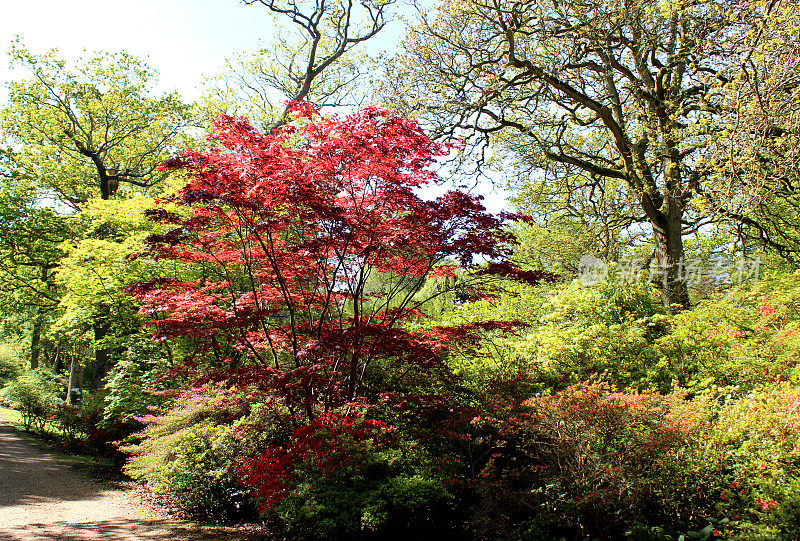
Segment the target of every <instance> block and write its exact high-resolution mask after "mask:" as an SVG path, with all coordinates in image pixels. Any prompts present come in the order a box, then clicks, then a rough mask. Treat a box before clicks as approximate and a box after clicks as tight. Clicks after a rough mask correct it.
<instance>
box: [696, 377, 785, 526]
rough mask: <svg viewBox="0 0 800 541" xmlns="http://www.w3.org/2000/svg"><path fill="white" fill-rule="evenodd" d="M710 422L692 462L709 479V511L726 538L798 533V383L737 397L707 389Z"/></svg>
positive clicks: (706, 396)
mask: <svg viewBox="0 0 800 541" xmlns="http://www.w3.org/2000/svg"><path fill="white" fill-rule="evenodd" d="M695 401H696V402H700V401H705V402H706V403H707V405H706V409H707V411H708V418H709V420H710V421H711V422H710V424H708V425H707V429H706V430H705V431H704V432H703V434H702V438H701V440H700V441H701V442H702V445H700V446H699V447H698V454H697V457H696V458H697V463H698V464H697V465H698V467H702V468H705V469H706V470H708V471H709V473H710V474H711V475H709V476H708V477H709V478H710V479H713V481H712V482H710V483H709V485H708V490H709V492H710V493H711V494H712V495H713V497H714V500H715V503H714V513H715V514H716V516H719V517H726V518H727V519H728V520H729V522H728V524H726V526H725V528H724V531H725V535H726V536H727V537H728V538H730V539H753V540H755V539H797V537H798V535H800V515H799V514H798V510H800V387H796V386H791V385H788V384H778V385H774V386H773V385H771V386H769V387H768V388H765V389H763V390H756V391H751V392H749V393H748V394H747V395H745V396H742V397H739V398H736V397H734V396H732V395H730V394H727V395H722V394H719V392H714V391H709V392H707V393H704V395H702V396H700V397H698V398H697V399H696V400H695Z"/></svg>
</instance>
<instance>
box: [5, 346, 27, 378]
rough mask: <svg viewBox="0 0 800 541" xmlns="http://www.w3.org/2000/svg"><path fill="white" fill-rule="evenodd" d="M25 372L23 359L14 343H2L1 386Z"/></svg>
mask: <svg viewBox="0 0 800 541" xmlns="http://www.w3.org/2000/svg"><path fill="white" fill-rule="evenodd" d="M23 372H24V368H23V363H22V359H21V358H20V356H19V354H18V353H17V349H16V348H15V347H14V346H13V345H12V344H0V387H2V386H3V385H5V384H6V383H8V382H9V381H11V380H13V379H16V378H17V377H19V376H20V375H22V373H23Z"/></svg>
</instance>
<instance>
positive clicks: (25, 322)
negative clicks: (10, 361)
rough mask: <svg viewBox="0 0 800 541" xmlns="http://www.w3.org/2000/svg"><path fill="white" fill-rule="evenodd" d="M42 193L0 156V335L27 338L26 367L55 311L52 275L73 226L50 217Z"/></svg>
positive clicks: (7, 154) (35, 359)
mask: <svg viewBox="0 0 800 541" xmlns="http://www.w3.org/2000/svg"><path fill="white" fill-rule="evenodd" d="M43 203H44V202H43V201H42V192H41V190H38V189H37V188H36V186H35V185H34V184H33V182H32V180H31V179H30V178H28V177H26V176H25V175H24V174H23V173H22V172H21V171H20V170H19V168H18V167H17V165H16V154H15V153H14V152H12V151H11V150H4V151H2V152H0V303H1V304H2V313H3V326H4V329H3V331H4V334H14V335H27V334H29V335H30V337H31V338H30V343H29V347H30V364H31V368H36V367H37V366H38V365H39V357H40V354H41V352H42V347H43V343H42V340H43V337H44V334H45V331H46V328H47V327H48V324H49V322H50V321H52V319H53V317H54V316H56V315H57V313H58V311H59V308H60V307H59V301H60V291H59V289H58V287H57V284H56V283H55V280H54V278H55V270H56V268H57V267H58V265H59V262H60V261H61V260H62V258H63V257H64V250H63V248H62V246H61V244H62V243H63V242H64V241H65V240H67V239H69V238H70V237H71V236H72V234H73V233H74V229H75V227H74V223H73V222H74V221H73V220H71V219H70V217H69V216H65V215H62V214H59V213H57V212H54V211H53V210H52V209H50V208H47V207H46V206H45V205H44V204H43Z"/></svg>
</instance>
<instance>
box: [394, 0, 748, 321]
mask: <svg viewBox="0 0 800 541" xmlns="http://www.w3.org/2000/svg"><path fill="white" fill-rule="evenodd" d="M762 14H763V8H762V7H760V6H759V5H757V4H755V3H752V4H751V3H745V4H736V5H732V4H730V3H729V2H723V1H717V0H705V1H702V2H682V1H678V2H658V1H656V0H634V1H631V2H624V3H617V2H612V3H608V2H601V1H596V0H588V1H584V2H568V3H559V2H547V1H542V0H524V1H514V2H512V1H506V0H496V1H492V2H480V1H476V0H445V1H444V2H442V3H441V4H440V5H439V7H438V8H437V9H436V10H434V11H432V12H428V13H422V15H421V16H420V20H419V22H418V24H417V25H416V26H413V27H412V28H410V29H409V33H408V37H407V40H406V42H405V46H404V52H403V53H402V54H401V55H400V56H399V57H398V58H397V60H396V61H395V62H393V63H392V64H391V66H390V67H389V74H388V77H387V88H386V91H387V96H388V97H387V100H392V101H393V102H394V103H395V106H397V107H404V108H407V109H408V110H410V111H415V112H416V113H417V114H419V115H421V116H423V117H424V118H425V120H426V121H428V122H429V123H430V124H431V125H432V126H433V127H435V128H436V129H437V130H438V131H439V132H440V133H442V134H445V135H458V136H462V137H466V138H467V140H468V141H472V142H473V143H474V144H475V145H476V146H477V147H479V148H480V147H486V146H487V145H496V148H499V149H502V150H505V151H508V152H510V153H512V154H513V155H515V156H517V157H519V159H520V160H521V161H522V162H523V163H525V164H527V166H528V167H533V168H536V169H537V170H538V171H539V173H540V174H543V175H545V177H549V178H550V179H554V178H558V179H561V181H563V179H565V178H569V179H573V182H579V183H580V184H582V185H584V186H587V187H591V188H592V189H594V200H595V201H598V200H600V199H602V197H603V190H602V186H603V184H604V183H606V182H608V181H609V180H611V181H617V182H618V183H619V184H621V185H622V186H624V188H625V189H626V190H627V191H628V192H629V197H630V198H631V199H632V200H633V201H635V207H634V208H635V213H632V215H633V216H636V217H637V219H638V220H641V222H642V223H645V224H649V225H650V226H651V227H652V231H653V235H654V239H655V245H656V255H657V258H658V264H659V266H660V268H661V269H662V270H663V283H662V284H661V285H662V287H663V289H664V292H665V295H664V297H665V301H666V302H668V303H671V304H672V303H675V304H680V305H683V306H686V305H688V301H689V298H688V290H687V287H686V283H685V281H684V280H683V279H682V277H681V276H680V268H681V262H682V259H683V257H684V246H683V235H684V234H685V233H686V232H687V231H692V230H693V229H694V228H697V227H700V226H701V224H702V223H703V220H704V219H705V216H704V215H703V212H702V209H701V210H700V211H699V212H698V211H697V209H695V208H693V207H692V203H693V202H694V201H695V200H696V199H697V197H698V196H699V195H700V194H701V189H702V187H703V186H704V185H705V183H707V182H708V180H709V178H711V177H712V175H713V172H712V171H710V170H709V169H708V168H707V167H706V166H704V165H703V164H699V163H698V156H699V155H700V154H701V152H700V149H702V148H704V145H705V143H706V141H707V139H708V137H709V136H711V137H713V136H714V133H713V130H712V129H711V128H712V127H713V126H714V124H713V121H714V120H715V118H716V116H717V114H718V111H719V107H720V102H721V101H724V99H725V98H724V96H723V94H722V92H721V91H720V90H719V88H718V86H717V85H716V84H715V82H716V81H717V80H729V79H730V78H731V77H732V76H733V75H735V74H736V73H738V71H739V66H738V65H737V64H736V62H735V61H734V62H732V61H731V58H730V57H729V56H727V55H726V51H725V50H724V48H722V47H720V46H718V45H719V44H720V43H723V42H728V41H732V40H734V39H736V38H737V37H741V36H746V35H748V33H749V32H750V31H751V30H752V28H753V27H754V25H755V24H756V22H757V21H758V20H759V18H760V17H761V16H762Z"/></svg>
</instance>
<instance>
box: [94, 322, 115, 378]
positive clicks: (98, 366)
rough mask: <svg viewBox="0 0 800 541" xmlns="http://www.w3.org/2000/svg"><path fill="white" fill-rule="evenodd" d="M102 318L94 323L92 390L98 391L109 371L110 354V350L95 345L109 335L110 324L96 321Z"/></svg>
mask: <svg viewBox="0 0 800 541" xmlns="http://www.w3.org/2000/svg"><path fill="white" fill-rule="evenodd" d="M101 318H104V316H100V317H98V318H97V319H96V320H95V323H94V341H95V350H94V377H93V378H92V384H93V387H94V389H100V388H102V387H103V385H104V384H105V378H106V376H107V375H108V371H109V370H110V369H111V353H112V349H111V348H108V347H100V346H98V345H97V344H98V343H99V342H100V341H101V340H103V338H105V337H106V336H108V335H109V331H110V330H111V324H110V323H108V322H104V321H98V320H100V319H101Z"/></svg>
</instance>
